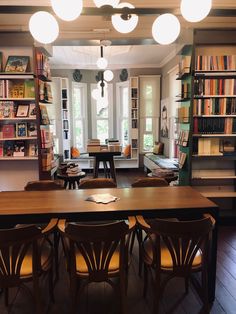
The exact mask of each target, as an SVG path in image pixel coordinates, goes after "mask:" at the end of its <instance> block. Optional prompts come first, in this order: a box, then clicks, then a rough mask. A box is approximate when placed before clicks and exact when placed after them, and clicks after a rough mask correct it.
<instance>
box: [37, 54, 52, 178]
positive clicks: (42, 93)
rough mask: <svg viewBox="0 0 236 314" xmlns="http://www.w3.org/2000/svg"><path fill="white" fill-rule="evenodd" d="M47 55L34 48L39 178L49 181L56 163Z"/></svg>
mask: <svg viewBox="0 0 236 314" xmlns="http://www.w3.org/2000/svg"><path fill="white" fill-rule="evenodd" d="M49 56H50V55H49V54H48V53H47V51H46V50H45V49H42V48H35V60H36V67H35V71H36V84H37V105H38V112H39V115H38V121H37V122H38V130H39V134H40V136H38V147H39V178H40V179H41V180H46V179H51V178H52V177H53V176H54V173H55V171H56V170H57V161H56V158H55V155H54V138H53V130H52V128H53V123H54V120H53V119H52V118H51V117H50V115H49V113H50V111H51V109H50V107H52V106H53V104H52V101H53V99H52V87H51V73H50V67H49Z"/></svg>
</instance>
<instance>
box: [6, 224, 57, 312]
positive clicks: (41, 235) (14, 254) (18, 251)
mask: <svg viewBox="0 0 236 314" xmlns="http://www.w3.org/2000/svg"><path fill="white" fill-rule="evenodd" d="M56 226H57V219H52V220H51V221H50V223H49V224H48V225H47V226H46V228H45V229H43V230H41V229H40V228H39V227H38V226H36V225H25V226H23V225H21V226H19V227H15V228H12V229H1V230H0V288H1V289H3V290H4V294H5V305H6V306H8V305H9V297H8V291H9V289H10V288H13V287H21V286H22V285H24V284H25V283H27V282H30V281H31V282H33V292H34V293H33V296H34V301H35V305H36V313H37V314H42V313H44V312H43V307H42V302H41V297H40V295H41V293H40V286H39V280H40V278H41V277H42V276H43V275H46V274H47V275H49V295H50V297H51V299H52V300H53V301H54V296H53V252H54V250H53V246H52V245H51V242H50V241H49V240H48V237H47V235H48V234H49V233H51V232H53V230H54V229H55V228H56ZM25 287H26V286H25Z"/></svg>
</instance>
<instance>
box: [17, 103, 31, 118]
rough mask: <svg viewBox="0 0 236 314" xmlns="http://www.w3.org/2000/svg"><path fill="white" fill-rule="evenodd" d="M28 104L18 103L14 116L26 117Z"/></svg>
mask: <svg viewBox="0 0 236 314" xmlns="http://www.w3.org/2000/svg"><path fill="white" fill-rule="evenodd" d="M28 112H29V105H18V107H17V111H16V117H28Z"/></svg>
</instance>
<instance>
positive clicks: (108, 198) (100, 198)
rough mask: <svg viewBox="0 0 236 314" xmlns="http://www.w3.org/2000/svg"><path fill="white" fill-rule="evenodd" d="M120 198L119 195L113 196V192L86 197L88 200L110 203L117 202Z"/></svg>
mask: <svg viewBox="0 0 236 314" xmlns="http://www.w3.org/2000/svg"><path fill="white" fill-rule="evenodd" d="M116 200H118V197H116V196H113V195H111V194H107V193H106V194H93V195H90V196H88V197H87V198H86V201H91V202H95V203H102V204H108V203H111V202H115V201H116Z"/></svg>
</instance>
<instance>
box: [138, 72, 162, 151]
mask: <svg viewBox="0 0 236 314" xmlns="http://www.w3.org/2000/svg"><path fill="white" fill-rule="evenodd" d="M159 112H160V76H159V75H153V76H140V149H141V152H144V153H146V152H150V151H152V149H153V146H154V142H155V141H157V140H158V138H159V134H158V129H159Z"/></svg>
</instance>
